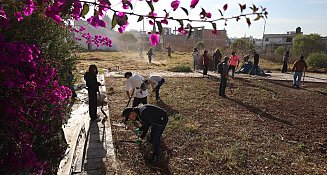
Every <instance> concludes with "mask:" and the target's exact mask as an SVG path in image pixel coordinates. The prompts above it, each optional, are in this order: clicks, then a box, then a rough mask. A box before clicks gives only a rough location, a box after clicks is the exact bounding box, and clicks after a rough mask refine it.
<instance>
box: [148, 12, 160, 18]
mask: <svg viewBox="0 0 327 175" xmlns="http://www.w3.org/2000/svg"><path fill="white" fill-rule="evenodd" d="M148 16H149V17H156V16H158V14H157V13H154V12H149V14H148Z"/></svg>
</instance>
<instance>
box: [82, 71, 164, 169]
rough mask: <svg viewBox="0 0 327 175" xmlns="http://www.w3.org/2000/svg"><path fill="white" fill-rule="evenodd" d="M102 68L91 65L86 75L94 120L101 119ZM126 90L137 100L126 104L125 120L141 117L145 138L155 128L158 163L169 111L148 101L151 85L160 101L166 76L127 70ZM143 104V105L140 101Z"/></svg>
mask: <svg viewBox="0 0 327 175" xmlns="http://www.w3.org/2000/svg"><path fill="white" fill-rule="evenodd" d="M97 74H98V69H97V67H96V66H95V65H90V66H89V70H88V72H86V73H85V75H84V80H85V81H86V86H87V90H88V97H89V116H90V118H91V121H96V122H98V121H100V118H99V117H98V115H97V105H98V104H97V103H98V100H97V93H99V86H101V84H100V83H99V82H98V81H97ZM125 78H126V79H127V82H126V94H127V97H128V99H129V101H130V100H131V99H132V98H133V94H134V93H135V97H134V100H133V105H132V107H126V108H125V109H124V110H123V112H122V117H123V118H124V119H125V122H126V121H128V120H132V121H139V122H140V123H141V124H142V127H140V128H139V130H140V131H141V132H142V134H141V135H140V138H141V139H145V136H146V134H147V132H148V130H149V128H151V138H150V140H149V142H150V143H152V144H153V156H152V160H151V161H152V163H154V164H155V163H156V162H157V161H158V159H159V155H160V142H161V141H160V140H161V135H162V133H163V131H164V129H165V127H166V125H167V123H168V115H167V113H166V111H165V110H163V109H161V108H160V107H158V106H155V105H149V104H147V103H148V102H147V97H148V94H149V93H148V87H149V86H151V87H152V91H153V92H154V93H155V96H156V100H157V102H159V101H160V95H159V91H160V87H161V86H162V85H163V84H164V83H165V79H164V78H163V77H161V76H150V77H149V78H148V79H145V78H144V77H142V76H140V75H138V74H134V75H133V74H132V72H126V73H125ZM140 104H143V105H140Z"/></svg>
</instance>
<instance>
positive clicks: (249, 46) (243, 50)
mask: <svg viewBox="0 0 327 175" xmlns="http://www.w3.org/2000/svg"><path fill="white" fill-rule="evenodd" d="M231 47H232V50H233V51H236V52H237V53H239V54H240V55H243V56H244V55H246V54H249V53H252V52H253V50H254V45H253V43H252V42H250V41H249V40H248V39H246V38H241V39H237V40H235V41H234V42H233V43H232V46H231Z"/></svg>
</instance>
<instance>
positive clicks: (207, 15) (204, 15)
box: [200, 8, 211, 19]
mask: <svg viewBox="0 0 327 175" xmlns="http://www.w3.org/2000/svg"><path fill="white" fill-rule="evenodd" d="M200 18H201V19H203V18H211V13H210V12H208V13H207V12H206V11H205V10H204V9H203V8H202V12H201V13H200Z"/></svg>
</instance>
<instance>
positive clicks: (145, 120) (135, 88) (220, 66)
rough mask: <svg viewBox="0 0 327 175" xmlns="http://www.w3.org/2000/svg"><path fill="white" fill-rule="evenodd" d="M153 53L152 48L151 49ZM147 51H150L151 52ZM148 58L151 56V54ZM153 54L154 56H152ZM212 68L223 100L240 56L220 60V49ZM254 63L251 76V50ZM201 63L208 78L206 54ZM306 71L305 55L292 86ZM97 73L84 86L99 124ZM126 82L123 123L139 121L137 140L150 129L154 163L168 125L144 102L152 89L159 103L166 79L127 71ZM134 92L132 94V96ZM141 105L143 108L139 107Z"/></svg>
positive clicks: (256, 59) (93, 69) (196, 53)
mask: <svg viewBox="0 0 327 175" xmlns="http://www.w3.org/2000/svg"><path fill="white" fill-rule="evenodd" d="M150 51H151V52H152V49H150ZM150 51H149V52H150ZM150 55H151V53H150ZM152 55H153V53H152ZM212 57H213V59H214V64H215V68H217V69H216V70H217V72H218V73H220V74H221V75H220V86H219V96H222V97H226V94H225V89H226V86H227V80H228V76H229V71H230V70H232V77H234V74H235V69H236V68H237V67H238V65H239V60H240V59H239V57H238V56H237V55H236V52H232V54H231V56H230V57H227V56H225V57H224V58H223V60H222V54H221V53H220V51H219V49H217V50H216V52H215V53H214V54H213V56H212ZM248 59H249V56H248V55H247V56H245V57H244V61H248ZM253 59H254V63H253V66H252V69H251V71H250V74H252V75H254V74H256V72H257V70H258V64H259V54H257V53H256V51H253ZM288 59H289V51H286V52H285V54H284V57H283V60H284V64H283V69H282V72H287V62H288ZM199 60H200V58H199V51H198V49H196V48H194V51H193V61H194V67H193V68H194V69H195V70H196V69H198V62H199ZM202 64H203V68H204V70H203V75H207V71H208V64H209V56H208V51H206V50H205V51H204V53H203V55H202ZM306 69H307V64H306V62H305V61H304V56H302V55H301V56H300V58H299V60H298V61H296V62H295V63H294V65H293V68H292V72H294V81H293V87H299V86H300V82H301V77H302V74H303V72H304V71H305V70H306ZM97 74H98V70H97V67H96V66H95V65H90V67H89V71H88V72H86V73H85V75H84V79H85V81H86V86H87V89H88V97H89V115H90V118H91V121H100V119H99V118H98V116H97V92H99V86H100V85H101V84H100V83H99V82H98V81H97V78H96V77H97ZM124 77H125V78H126V79H127V81H126V95H127V97H128V99H129V102H130V100H131V99H132V98H133V96H134V100H133V105H132V107H127V106H128V104H129V102H128V104H127V106H126V108H125V109H124V110H123V112H122V117H123V118H124V120H125V122H127V121H128V120H131V121H139V122H140V123H141V124H142V126H141V127H140V128H138V129H139V130H140V131H141V134H140V138H141V139H145V136H146V134H147V132H148V130H149V128H151V134H150V135H151V136H150V140H149V142H150V143H152V144H153V156H152V160H151V161H152V163H153V164H155V163H156V162H157V161H158V159H159V155H160V140H161V135H162V134H163V131H164V129H165V127H166V125H167V123H168V115H167V113H166V111H165V110H163V109H161V108H160V107H158V106H155V105H150V104H148V102H147V97H148V95H149V93H148V87H150V86H151V87H152V93H155V97H156V101H157V102H159V101H160V94H159V91H160V87H161V86H162V85H163V84H164V83H165V79H164V78H163V77H161V76H150V77H148V78H144V77H142V76H140V75H138V74H134V75H133V74H132V72H126V73H125V76H124ZM134 93H135V95H134ZM140 104H142V105H140Z"/></svg>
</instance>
